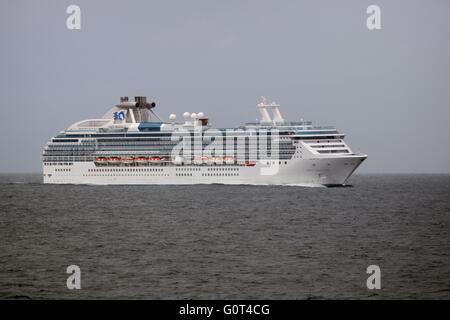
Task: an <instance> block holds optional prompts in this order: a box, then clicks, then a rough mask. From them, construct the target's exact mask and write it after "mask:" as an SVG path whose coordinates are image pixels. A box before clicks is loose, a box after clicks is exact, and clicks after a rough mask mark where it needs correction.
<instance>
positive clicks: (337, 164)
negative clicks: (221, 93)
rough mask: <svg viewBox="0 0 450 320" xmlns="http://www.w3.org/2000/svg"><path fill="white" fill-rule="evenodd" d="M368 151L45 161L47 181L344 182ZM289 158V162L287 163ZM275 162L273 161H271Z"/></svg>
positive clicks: (171, 182) (99, 183)
mask: <svg viewBox="0 0 450 320" xmlns="http://www.w3.org/2000/svg"><path fill="white" fill-rule="evenodd" d="M364 159H366V155H346V156H336V157H320V158H309V159H291V160H282V161H281V165H280V164H279V162H278V161H276V162H275V165H271V166H269V167H268V166H267V164H266V162H263V163H260V162H257V163H256V165H255V166H241V165H239V166H238V165H226V164H224V165H200V166H199V165H183V166H173V165H172V166H157V165H150V166H136V167H132V166H113V165H111V166H109V165H108V166H97V165H95V164H94V163H93V162H74V163H73V164H72V165H53V166H49V165H45V166H44V183H49V184H93V185H146V184H148V185H189V184H231V185H240V184H248V185H300V186H324V185H325V186H339V185H344V184H345V183H346V181H347V180H348V178H349V177H350V175H351V174H352V173H353V172H354V171H355V170H356V168H358V167H359V165H360V164H361V162H363V161H364ZM285 161H286V163H285ZM271 163H273V162H271Z"/></svg>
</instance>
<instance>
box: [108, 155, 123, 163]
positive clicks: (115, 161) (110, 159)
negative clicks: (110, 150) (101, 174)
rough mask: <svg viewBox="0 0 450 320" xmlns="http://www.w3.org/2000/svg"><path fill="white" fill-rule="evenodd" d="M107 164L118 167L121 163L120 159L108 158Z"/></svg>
mask: <svg viewBox="0 0 450 320" xmlns="http://www.w3.org/2000/svg"><path fill="white" fill-rule="evenodd" d="M107 161H108V164H112V165H118V164H120V163H121V159H120V158H119V157H109V158H107Z"/></svg>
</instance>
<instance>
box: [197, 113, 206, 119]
mask: <svg viewBox="0 0 450 320" xmlns="http://www.w3.org/2000/svg"><path fill="white" fill-rule="evenodd" d="M197 115H198V117H199V118H203V117H204V116H205V114H204V113H203V112H199V113H198V114H197Z"/></svg>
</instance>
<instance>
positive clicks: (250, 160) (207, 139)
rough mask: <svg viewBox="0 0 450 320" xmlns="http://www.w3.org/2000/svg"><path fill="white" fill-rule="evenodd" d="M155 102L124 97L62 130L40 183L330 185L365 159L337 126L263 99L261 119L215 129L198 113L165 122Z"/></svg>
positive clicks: (53, 142) (51, 144) (341, 181)
mask: <svg viewBox="0 0 450 320" xmlns="http://www.w3.org/2000/svg"><path fill="white" fill-rule="evenodd" d="M154 107H155V103H148V102H147V101H146V98H145V97H135V100H134V101H128V98H126V97H123V98H121V102H120V103H119V104H118V105H116V106H115V107H113V108H112V109H111V110H109V111H108V112H107V113H106V114H105V115H104V116H103V117H102V118H100V119H89V120H84V121H80V122H77V123H75V124H73V125H71V126H70V127H69V128H67V129H66V130H64V131H62V132H60V133H59V134H58V135H57V136H55V137H53V138H52V139H51V140H50V141H49V142H48V143H47V146H46V147H45V149H44V152H43V171H44V183H56V184H58V183H59V184H99V185H109V184H123V185H129V184H252V185H305V186H336V185H344V184H345V182H346V181H347V179H348V178H349V177H350V176H351V174H352V173H353V172H354V171H355V170H356V169H357V168H358V166H359V165H360V164H361V163H362V162H363V161H364V160H365V159H366V158H367V156H366V155H365V154H356V153H353V152H352V151H351V149H350V148H349V147H348V145H347V144H346V143H345V142H344V140H343V138H344V134H342V133H340V132H338V131H337V130H336V129H335V128H333V127H319V126H313V125H312V123H311V122H310V121H303V120H302V121H296V122H288V121H285V120H284V119H283V117H282V115H281V112H280V110H279V107H280V106H279V105H277V104H275V103H268V102H267V101H266V100H265V99H263V101H262V102H261V103H259V104H258V109H259V111H260V113H261V119H260V121H259V122H258V123H247V124H245V125H243V126H240V127H238V128H219V129H214V128H212V127H211V125H210V124H209V118H208V117H206V116H205V115H204V113H202V112H199V113H189V112H185V114H184V115H183V116H184V119H185V121H184V122H177V120H176V115H175V114H171V115H170V116H169V121H168V122H163V121H161V120H160V119H159V118H158V117H157V116H156V114H155V113H154V112H153V108H154ZM271 114H272V116H271Z"/></svg>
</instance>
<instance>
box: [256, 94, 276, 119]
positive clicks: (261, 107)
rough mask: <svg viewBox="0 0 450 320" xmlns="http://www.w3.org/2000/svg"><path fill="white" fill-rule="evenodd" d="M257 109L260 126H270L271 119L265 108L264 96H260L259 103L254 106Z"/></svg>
mask: <svg viewBox="0 0 450 320" xmlns="http://www.w3.org/2000/svg"><path fill="white" fill-rule="evenodd" d="M256 106H257V107H258V108H259V113H260V114H261V120H260V121H259V122H260V123H261V124H272V119H271V118H270V115H269V112H268V110H267V107H269V105H268V104H267V99H266V97H264V96H261V102H260V103H258V104H257V105H256Z"/></svg>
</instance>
